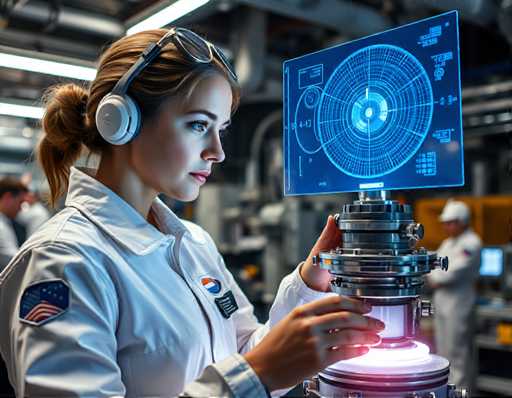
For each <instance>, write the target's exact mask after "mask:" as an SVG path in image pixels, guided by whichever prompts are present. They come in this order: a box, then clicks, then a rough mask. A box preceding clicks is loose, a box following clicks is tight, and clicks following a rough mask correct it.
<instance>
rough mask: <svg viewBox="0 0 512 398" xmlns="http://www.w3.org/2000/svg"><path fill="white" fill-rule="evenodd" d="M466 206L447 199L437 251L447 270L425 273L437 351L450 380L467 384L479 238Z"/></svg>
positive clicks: (460, 384)
mask: <svg viewBox="0 0 512 398" xmlns="http://www.w3.org/2000/svg"><path fill="white" fill-rule="evenodd" d="M470 218H471V216H470V210H469V207H468V206H467V205H466V204H465V203H463V202H461V201H455V200H449V201H448V202H447V204H446V206H445V207H444V209H443V212H442V214H441V216H440V221H441V222H442V223H443V228H444V230H445V231H446V233H447V234H448V238H446V239H445V240H444V241H443V242H442V243H441V246H440V247H439V249H438V250H437V253H438V255H439V256H443V257H444V256H446V257H448V271H447V272H445V271H441V270H439V269H437V270H434V271H433V272H431V273H430V274H429V276H428V281H429V284H430V286H431V287H432V289H434V294H433V304H434V309H435V318H434V327H435V341H436V347H437V353H438V354H439V355H441V356H444V357H446V358H447V359H448V360H449V361H450V365H451V366H450V382H451V383H454V384H456V385H457V386H463V387H467V388H471V382H472V366H471V352H472V349H471V346H472V344H471V343H472V334H473V332H472V330H473V312H474V311H473V310H474V306H475V301H476V289H475V281H476V278H477V276H478V265H479V263H480V261H479V259H480V247H481V246H482V242H481V240H480V238H479V237H478V235H477V234H476V233H475V232H474V231H473V230H472V229H471V228H470Z"/></svg>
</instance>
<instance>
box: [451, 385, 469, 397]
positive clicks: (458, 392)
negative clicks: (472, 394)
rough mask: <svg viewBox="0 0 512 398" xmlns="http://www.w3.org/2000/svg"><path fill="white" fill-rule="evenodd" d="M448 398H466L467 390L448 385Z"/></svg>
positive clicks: (467, 395)
mask: <svg viewBox="0 0 512 398" xmlns="http://www.w3.org/2000/svg"><path fill="white" fill-rule="evenodd" d="M447 387H448V390H447V391H448V398H468V397H469V394H468V390H467V389H465V388H459V389H457V387H455V384H448V386H447Z"/></svg>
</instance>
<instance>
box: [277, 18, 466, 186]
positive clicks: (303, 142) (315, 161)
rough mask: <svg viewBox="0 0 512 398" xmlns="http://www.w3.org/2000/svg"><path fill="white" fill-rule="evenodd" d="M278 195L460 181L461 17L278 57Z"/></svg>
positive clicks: (402, 27) (396, 29)
mask: <svg viewBox="0 0 512 398" xmlns="http://www.w3.org/2000/svg"><path fill="white" fill-rule="evenodd" d="M283 98H284V101H283V104H284V109H283V119H284V122H283V124H284V143H283V144H284V146H283V148H284V193H285V195H304V194H319V193H335V192H353V191H365V190H389V189H405V188H408V189H410V188H431V187H447V186H459V185H464V167H463V163H464V160H463V141H462V111H461V101H460V98H461V89H460V63H459V33H458V15H457V12H456V11H451V12H448V13H445V14H442V15H439V16H436V17H432V18H428V19H425V20H421V21H418V22H415V23H412V24H409V25H405V26H401V27H398V28H395V29H392V30H388V31H386V32H382V33H378V34H375V35H372V36H369V37H366V38H363V39H359V40H355V41H352V42H349V43H344V44H342V45H338V46H335V47H331V48H328V49H325V50H321V51H318V52H315V53H312V54H307V55H304V56H302V57H299V58H295V59H291V60H287V61H285V62H284V64H283Z"/></svg>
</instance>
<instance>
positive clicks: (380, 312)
mask: <svg viewBox="0 0 512 398" xmlns="http://www.w3.org/2000/svg"><path fill="white" fill-rule="evenodd" d="M406 306H407V305H406V304H402V305H390V306H374V307H372V311H371V312H370V314H369V315H370V316H371V317H372V318H377V319H379V320H381V321H382V322H384V324H385V325H386V328H385V329H384V330H383V331H382V332H380V333H379V335H380V336H381V337H382V338H394V339H398V338H401V337H405V336H406V334H407V332H406V326H405V319H406V316H405V311H406Z"/></svg>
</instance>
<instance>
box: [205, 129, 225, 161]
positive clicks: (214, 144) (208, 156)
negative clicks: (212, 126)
mask: <svg viewBox="0 0 512 398" xmlns="http://www.w3.org/2000/svg"><path fill="white" fill-rule="evenodd" d="M225 158H226V155H225V153H224V149H223V148H222V142H221V140H220V135H219V134H218V133H215V134H212V139H211V140H210V145H208V148H206V149H205V150H204V152H203V159H204V160H209V161H211V162H215V163H220V162H223V161H224V159H225Z"/></svg>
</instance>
